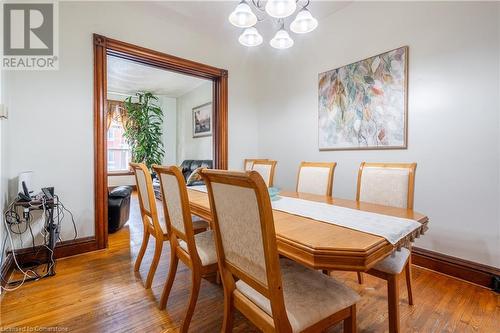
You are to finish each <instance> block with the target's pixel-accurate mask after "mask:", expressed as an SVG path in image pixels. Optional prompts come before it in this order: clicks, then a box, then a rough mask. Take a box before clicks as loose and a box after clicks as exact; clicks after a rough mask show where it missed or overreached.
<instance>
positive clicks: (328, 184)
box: [296, 162, 337, 196]
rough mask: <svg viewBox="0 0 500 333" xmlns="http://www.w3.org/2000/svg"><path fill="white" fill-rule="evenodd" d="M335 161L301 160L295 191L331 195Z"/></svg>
mask: <svg viewBox="0 0 500 333" xmlns="http://www.w3.org/2000/svg"><path fill="white" fill-rule="evenodd" d="M336 166H337V163H335V162H301V163H300V167H299V173H298V174H297V188H296V191H297V192H303V193H313V194H320V195H328V196H332V191H333V174H334V171H335V167H336Z"/></svg>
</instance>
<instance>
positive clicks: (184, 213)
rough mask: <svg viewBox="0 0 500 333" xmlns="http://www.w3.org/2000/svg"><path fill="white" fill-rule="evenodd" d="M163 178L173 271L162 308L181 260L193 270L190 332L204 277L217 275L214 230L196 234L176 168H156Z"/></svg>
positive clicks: (188, 312) (188, 316)
mask: <svg viewBox="0 0 500 333" xmlns="http://www.w3.org/2000/svg"><path fill="white" fill-rule="evenodd" d="M153 170H155V172H156V173H157V175H158V177H159V179H160V185H161V186H160V187H161V192H162V195H163V198H165V199H164V200H163V210H164V213H165V221H166V222H167V223H166V225H167V230H168V234H169V239H170V249H171V250H170V269H169V273H168V278H167V282H166V283H165V287H164V288H163V292H162V295H161V299H160V309H164V308H165V307H166V305H167V302H168V297H169V295H170V290H171V289H172V285H173V283H174V280H175V275H176V273H177V265H178V262H179V259H180V260H181V261H182V262H183V263H184V264H185V265H186V266H188V267H189V268H190V269H191V279H192V282H191V294H190V297H189V304H188V307H187V310H186V314H185V317H184V320H183V321H182V324H181V329H180V331H181V332H187V331H188V328H189V324H190V323H191V318H192V317H193V313H194V309H195V307H196V302H197V299H198V293H199V291H200V285H201V278H202V277H203V276H207V275H209V274H213V273H216V272H217V254H216V251H215V243H214V237H213V231H212V230H207V231H204V232H201V233H197V234H195V233H194V229H193V223H194V221H193V219H192V215H191V209H190V207H189V198H188V193H187V189H186V182H185V180H184V177H183V175H182V172H181V170H180V169H179V168H177V167H176V166H169V167H165V166H159V165H154V166H153Z"/></svg>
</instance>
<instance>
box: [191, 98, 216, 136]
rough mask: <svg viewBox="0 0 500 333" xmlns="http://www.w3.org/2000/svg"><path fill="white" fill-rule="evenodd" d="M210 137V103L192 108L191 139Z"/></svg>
mask: <svg viewBox="0 0 500 333" xmlns="http://www.w3.org/2000/svg"><path fill="white" fill-rule="evenodd" d="M210 135H212V102H208V103H205V104H202V105H200V106H197V107H195V108H193V138H201V137H204V136H210Z"/></svg>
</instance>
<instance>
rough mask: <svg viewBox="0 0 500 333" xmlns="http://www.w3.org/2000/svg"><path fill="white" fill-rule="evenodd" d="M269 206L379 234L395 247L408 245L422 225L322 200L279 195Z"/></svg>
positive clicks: (419, 231)
mask: <svg viewBox="0 0 500 333" xmlns="http://www.w3.org/2000/svg"><path fill="white" fill-rule="evenodd" d="M272 206H273V209H276V210H279V211H282V212H285V213H289V214H293V215H298V216H303V217H307V218H310V219H314V220H318V221H321V222H326V223H330V224H335V225H338V226H342V227H346V228H350V229H354V230H358V231H362V232H366V233H369V234H373V235H376V236H380V237H383V238H385V239H386V240H387V241H388V242H390V243H391V244H393V245H395V246H397V247H398V248H399V247H401V246H406V245H408V244H407V243H409V242H410V241H413V240H414V238H416V237H419V236H420V234H423V232H424V231H425V226H424V225H422V224H421V223H419V222H417V221H415V220H410V219H405V218H399V217H394V216H389V215H382V214H377V213H371V212H366V211H361V210H356V209H351V208H346V207H340V206H335V205H330V204H326V203H323V202H316V201H309V200H303V199H296V198H289V197H284V196H282V197H281V199H280V200H276V201H272Z"/></svg>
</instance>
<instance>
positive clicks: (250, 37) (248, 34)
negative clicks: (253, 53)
mask: <svg viewBox="0 0 500 333" xmlns="http://www.w3.org/2000/svg"><path fill="white" fill-rule="evenodd" d="M238 41H239V42H240V44H242V45H244V46H248V47H252V46H258V45H260V44H262V41H263V38H262V36H261V35H260V34H259V32H258V31H257V29H255V28H254V27H251V28H246V29H245V31H243V33H242V34H241V35H240V38H238Z"/></svg>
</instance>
